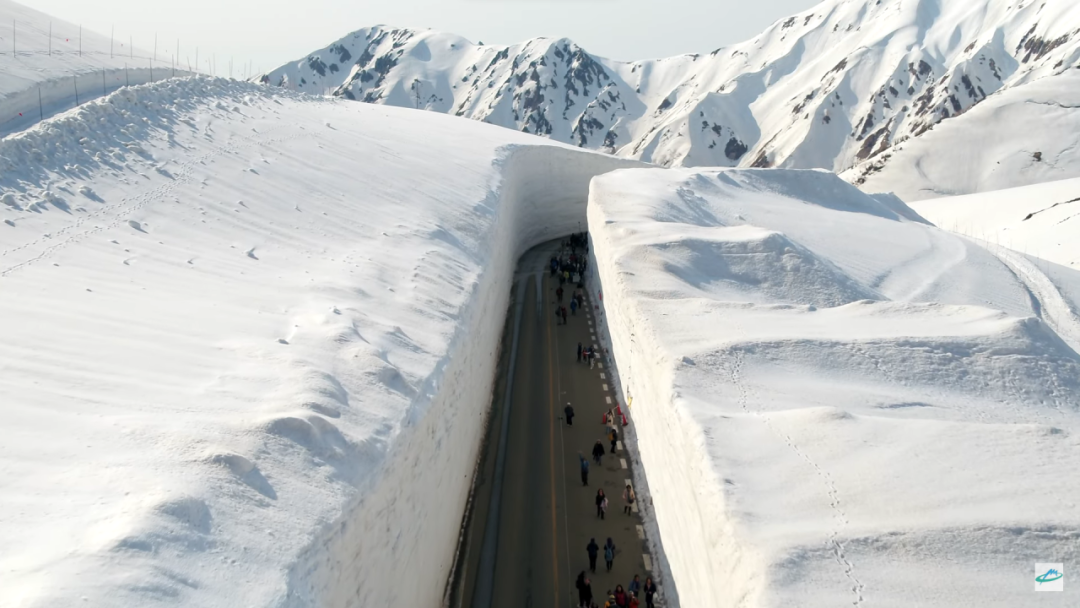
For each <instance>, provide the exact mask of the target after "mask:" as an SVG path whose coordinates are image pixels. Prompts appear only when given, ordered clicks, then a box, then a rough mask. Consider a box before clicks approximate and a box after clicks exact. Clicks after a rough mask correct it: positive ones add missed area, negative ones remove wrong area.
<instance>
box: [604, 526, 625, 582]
mask: <svg viewBox="0 0 1080 608" xmlns="http://www.w3.org/2000/svg"><path fill="white" fill-rule="evenodd" d="M604 561H605V562H607V569H608V572H611V567H612V566H613V565H614V564H615V543H614V542H612V540H611V537H610V536H609V537H608V539H607V542H606V543H604ZM618 588H619V589H622V585H619V587H618Z"/></svg>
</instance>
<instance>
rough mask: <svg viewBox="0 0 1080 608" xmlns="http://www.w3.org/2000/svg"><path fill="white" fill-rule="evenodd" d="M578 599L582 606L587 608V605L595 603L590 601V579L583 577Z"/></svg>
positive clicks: (591, 598) (591, 596) (591, 597)
mask: <svg viewBox="0 0 1080 608" xmlns="http://www.w3.org/2000/svg"><path fill="white" fill-rule="evenodd" d="M582 574H584V572H582ZM578 599H579V600H581V606H582V608H589V606H595V604H593V603H592V600H593V595H592V581H590V580H589V579H588V578H586V579H585V581H584V582H583V583H582V585H581V589H580V590H579V591H578Z"/></svg>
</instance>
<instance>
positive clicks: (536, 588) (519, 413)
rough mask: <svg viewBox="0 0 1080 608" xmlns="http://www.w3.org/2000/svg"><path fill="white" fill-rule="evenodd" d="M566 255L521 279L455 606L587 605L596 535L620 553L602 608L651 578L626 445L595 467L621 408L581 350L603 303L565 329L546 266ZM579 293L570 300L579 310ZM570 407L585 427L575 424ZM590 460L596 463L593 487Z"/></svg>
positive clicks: (603, 369) (538, 263)
mask: <svg viewBox="0 0 1080 608" xmlns="http://www.w3.org/2000/svg"><path fill="white" fill-rule="evenodd" d="M557 248H558V243H557V242H554V243H547V244H545V245H542V246H540V247H537V248H536V249H533V250H532V251H530V252H529V253H527V254H526V255H525V256H523V257H522V260H521V262H520V264H519V268H518V273H517V275H516V277H515V285H514V287H513V292H512V300H513V301H512V303H511V306H510V310H509V314H508V316H507V320H506V330H505V331H504V340H503V347H502V349H501V355H500V356H501V359H500V364H499V369H498V377H497V380H496V386H495V393H494V395H493V401H492V403H493V406H492V407H493V411H492V416H491V420H490V423H489V425H490V426H489V431H488V437H487V439H486V441H485V446H484V449H483V453H482V455H481V461H480V465H479V469H478V475H477V479H476V481H475V483H474V490H473V499H472V509H471V512H470V516H469V517H468V521H467V522H466V526H465V528H464V533H463V539H462V546H461V547H460V559H459V564H458V568H457V571H456V575H455V580H454V581H453V582H452V584H451V597H450V606H453V607H455V608H456V607H458V606H462V607H465V606H470V607H475V608H488V606H492V607H495V606H498V607H503V606H514V607H517V606H535V607H539V606H544V607H548V606H576V605H577V590H576V589H575V585H574V582H575V579H576V577H577V575H578V573H579V572H581V571H582V570H587V568H588V563H589V562H588V555H587V553H586V551H585V547H586V545H587V544H588V542H589V539H591V538H595V539H596V542H597V544H598V545H601V546H602V545H603V544H604V541H605V540H606V539H607V538H609V537H610V538H611V539H612V540H613V541H614V543H615V546H616V547H617V552H616V556H615V563H614V567H613V568H612V570H611V572H610V573H609V572H607V571H606V568H605V565H604V556H603V552H602V551H601V554H600V557H599V559H598V564H597V566H598V567H597V572H596V573H595V574H592V573H589V574H588V576H589V577H590V578H591V580H592V590H593V594H594V597H595V600H594V601H595V602H596V603H597V604H598V605H600V606H603V603H604V600H605V599H606V596H605V595H604V594H605V593H606V591H607V590H609V589H611V590H613V589H614V588H615V585H616V584H622V585H623V587H624V588H626V587H627V586H628V584H629V582H630V580H631V579H632V578H633V576H634V575H635V574H638V575H640V576H641V580H642V581H644V580H645V577H646V576H649V575H650V572H649V571H648V570H647V566H646V563H647V561H649V560H648V557H647V555H646V553H647V549H646V546H645V541H644V540H643V534H642V532H641V527H640V526H641V521H640V519H639V517H638V514H637V512H636V508H635V512H634V513H633V514H631V515H625V514H623V501H622V491H623V488H625V486H626V484H627V483H629V480H630V479H631V474H630V471H631V470H630V469H629V468H628V467H630V466H632V464H631V462H630V460H629V458H628V457H627V456H626V453H625V450H624V449H623V447H622V445H621V441H620V443H619V445H618V446H617V447H618V450H617V452H616V453H615V454H614V455H612V454H610V453H609V454H606V455H605V456H604V457H603V463H602V466H598V465H596V463H595V462H592V461H591V456H590V453H591V451H592V447H593V444H595V442H596V441H597V440H602V441H603V444H604V448H605V450H608V449H609V448H610V444H609V442H608V440H607V437H606V427H605V426H604V425H603V424H602V417H603V414H604V412H606V411H607V410H608V409H609V408H610V407H612V405H611V403H613V402H614V400H615V393H614V391H613V387H614V384H613V383H612V382H611V381H610V380H611V376H610V374H611V373H612V370H610V369H609V368H608V365H607V364H606V363H604V362H600V363H598V364H597V366H596V367H595V368H593V369H589V366H588V364H586V363H578V362H577V360H576V359H577V352H576V350H577V344H578V342H581V343H582V344H583V345H584V346H588V345H589V344H591V343H595V342H596V340H595V338H594V337H592V336H593V335H594V334H593V325H592V324H593V322H594V321H593V314H594V311H595V309H594V308H593V303H591V302H588V301H587V302H586V308H587V309H591V310H587V311H578V314H577V315H573V316H570V317H569V322H568V323H567V324H566V325H561V324H558V323H557V321H556V317H555V312H554V311H555V307H556V305H557V302H556V295H555V289H556V287H558V280H557V279H556V278H552V277H549V276H548V273H546V272H544V268H545V267H546V264H547V261H548V259H549V258H550V256H551V255H552V253H554V252H555V251H556V250H557ZM570 293H572V290H571V289H569V288H567V289H566V294H565V295H564V298H563V302H562V304H563V305H565V306H567V310H569V296H570ZM609 400H610V403H609ZM567 404H570V405H572V407H573V408H574V411H575V414H576V415H575V418H574V424H573V426H569V425H567V424H566V421H565V419H564V414H563V409H564V408H565V407H566V405H567ZM500 448H501V451H502V454H501V455H500ZM578 452H581V453H582V454H584V455H585V456H586V458H590V468H589V485H588V486H587V487H586V486H583V485H582V483H581V476H580V467H579V463H578ZM598 488H603V489H604V492H605V493H606V494H607V495H608V500H609V503H610V504H609V507H608V512H607V516H606V518H605V519H603V520H600V519H598V518H597V517H596V508H595V496H596V492H597V489H598ZM650 565H651V562H650ZM641 605H642V606H643V607H644V605H645V603H644V597H643V596H642V602H641Z"/></svg>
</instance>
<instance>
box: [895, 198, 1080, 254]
mask: <svg viewBox="0 0 1080 608" xmlns="http://www.w3.org/2000/svg"><path fill="white" fill-rule="evenodd" d="M911 207H912V208H914V209H916V210H918V212H919V213H921V214H922V215H924V216H925V217H926V218H927V219H929V220H931V221H932V222H934V223H935V224H936V225H938V226H941V227H942V228H944V229H946V230H951V231H953V232H957V233H960V234H964V235H967V236H970V237H972V238H976V239H979V240H980V241H982V242H984V243H987V244H991V245H1000V246H1003V247H1007V248H1009V249H1012V250H1014V251H1017V252H1020V253H1025V254H1031V255H1033V256H1035V257H1036V258H1038V259H1040V260H1045V261H1049V262H1053V263H1055V264H1058V265H1061V266H1069V267H1072V268H1075V267H1076V266H1077V265H1080V241H1078V240H1077V239H1076V236H1075V235H1076V233H1077V232H1076V227H1077V226H1080V178H1073V179H1064V180H1060V181H1055V182H1046V183H1041V184H1035V185H1031V186H1024V187H1020V188H1009V189H1006V190H997V191H993V192H982V193H979V194H969V195H965V196H954V197H947V198H936V199H930V200H924V201H918V202H913V203H911Z"/></svg>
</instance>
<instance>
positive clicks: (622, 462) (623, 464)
mask: <svg viewBox="0 0 1080 608" xmlns="http://www.w3.org/2000/svg"><path fill="white" fill-rule="evenodd" d="M619 465H621V466H622V468H624V469H625V468H626V459H625V458H620V459H619Z"/></svg>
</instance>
